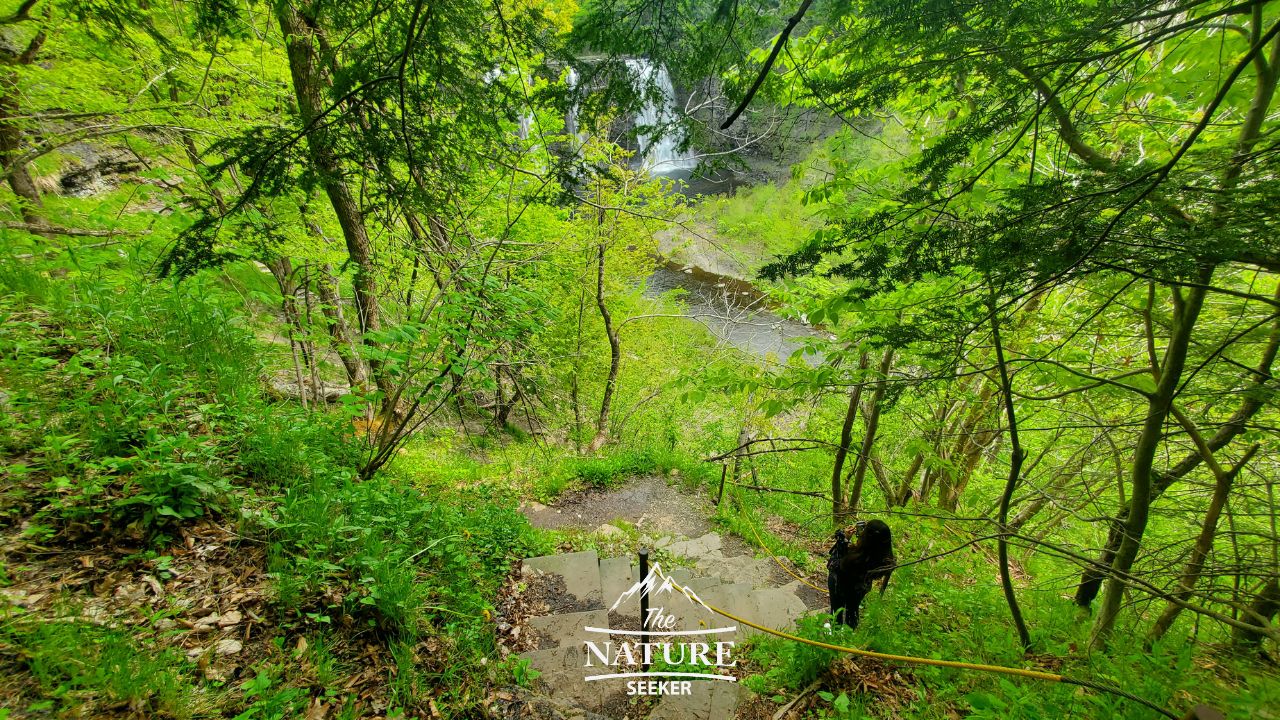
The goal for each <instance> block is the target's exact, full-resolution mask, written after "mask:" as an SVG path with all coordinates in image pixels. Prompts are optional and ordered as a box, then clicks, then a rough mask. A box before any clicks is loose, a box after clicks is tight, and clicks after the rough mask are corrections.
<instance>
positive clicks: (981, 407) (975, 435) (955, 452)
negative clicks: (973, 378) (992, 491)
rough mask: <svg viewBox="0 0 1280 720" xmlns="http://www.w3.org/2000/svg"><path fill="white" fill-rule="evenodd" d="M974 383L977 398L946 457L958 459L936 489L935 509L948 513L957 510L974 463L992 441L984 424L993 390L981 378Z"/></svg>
mask: <svg viewBox="0 0 1280 720" xmlns="http://www.w3.org/2000/svg"><path fill="white" fill-rule="evenodd" d="M978 382H981V383H983V385H982V388H981V389H980V390H979V391H978V398H977V400H975V401H974V403H973V405H972V406H971V407H970V408H969V412H968V413H967V414H966V415H965V416H964V420H963V421H962V422H961V423H960V428H959V433H960V434H959V437H957V438H956V442H955V446H954V447H953V448H952V450H951V453H950V455H949V456H948V457H949V458H950V459H953V460H954V459H957V458H959V460H960V462H959V465H958V467H957V468H956V469H955V470H954V474H953V475H950V476H948V477H947V479H946V480H944V481H943V483H942V485H941V486H940V487H939V488H938V506H939V507H941V508H942V509H944V510H948V511H951V512H955V510H956V508H957V507H959V505H960V495H961V493H963V492H964V489H965V488H966V487H968V485H969V480H970V479H971V478H972V477H973V473H974V471H975V470H977V469H978V462H979V461H980V460H982V455H983V452H984V451H985V450H986V448H987V446H988V445H990V444H991V442H992V440H993V439H994V438H995V432H994V431H993V430H992V429H991V428H990V427H987V425H988V423H990V421H991V414H992V411H991V407H990V405H991V399H992V397H994V396H995V392H996V388H995V386H994V385H991V384H990V383H986V382H985V381H984V380H983V379H982V378H981V377H980V378H979V379H978Z"/></svg>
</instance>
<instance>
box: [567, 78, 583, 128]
mask: <svg viewBox="0 0 1280 720" xmlns="http://www.w3.org/2000/svg"><path fill="white" fill-rule="evenodd" d="M564 84H565V86H566V87H568V88H569V93H570V94H572V93H573V91H575V90H577V89H578V71H577V70H574V69H573V68H572V67H570V68H569V71H568V72H566V73H565V76H564ZM564 131H565V132H566V133H568V134H569V135H572V136H574V137H577V138H578V139H579V140H581V137H580V136H579V135H578V99H577V98H574V99H573V104H572V105H570V106H569V112H568V114H566V115H565V116H564Z"/></svg>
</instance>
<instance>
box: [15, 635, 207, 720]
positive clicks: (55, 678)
mask: <svg viewBox="0 0 1280 720" xmlns="http://www.w3.org/2000/svg"><path fill="white" fill-rule="evenodd" d="M0 654H2V655H3V657H4V665H8V666H9V670H10V677H11V678H12V675H11V673H12V672H13V671H15V670H16V671H24V672H25V673H27V674H29V677H30V679H31V680H32V681H33V683H34V684H35V685H36V686H37V688H38V691H37V693H35V694H36V695H39V696H40V697H41V699H39V700H36V701H34V702H31V703H29V704H28V705H27V707H26V708H25V710H26V711H27V712H40V711H44V712H52V713H57V714H59V715H61V716H77V717H78V716H84V715H86V714H87V715H94V714H95V713H104V714H105V713H107V712H108V711H109V710H110V709H111V708H113V707H116V706H126V707H128V709H129V710H130V711H131V712H134V713H142V714H145V715H147V716H148V717H162V718H179V719H185V718H192V717H200V716H203V715H205V714H207V713H208V711H209V709H210V708H211V705H212V703H211V700H212V698H211V697H210V696H209V694H208V693H207V692H202V691H201V690H199V689H198V688H197V687H196V686H195V683H194V677H193V675H194V673H193V672H192V671H193V670H194V666H192V665H191V664H190V663H188V662H187V661H186V659H185V658H184V657H182V655H181V654H179V653H178V652H176V651H174V650H170V649H165V648H157V647H147V646H144V645H142V644H140V643H139V642H138V641H137V640H135V639H134V638H133V637H132V636H130V635H129V634H127V633H125V632H123V631H121V630H115V629H111V628H106V627H102V626H99V625H94V624H91V623H88V622H75V621H66V620H55V621H43V622H42V621H37V620H36V619H34V618H23V617H16V618H10V619H8V620H5V621H4V622H2V623H0Z"/></svg>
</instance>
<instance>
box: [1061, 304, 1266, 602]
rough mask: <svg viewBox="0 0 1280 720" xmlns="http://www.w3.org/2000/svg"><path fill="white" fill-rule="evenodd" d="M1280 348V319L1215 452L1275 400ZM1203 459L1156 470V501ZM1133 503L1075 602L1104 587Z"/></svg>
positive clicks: (1195, 455) (1212, 446)
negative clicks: (1274, 371)
mask: <svg viewBox="0 0 1280 720" xmlns="http://www.w3.org/2000/svg"><path fill="white" fill-rule="evenodd" d="M1276 298H1277V299H1278V300H1280V286H1278V287H1277V288H1276ZM1278 352H1280V320H1277V321H1276V322H1275V323H1273V324H1272V326H1271V336H1270V338H1268V341H1267V345H1266V347H1265V348H1263V351H1262V357H1261V359H1260V360H1259V361H1258V365H1257V366H1256V367H1255V368H1254V370H1253V377H1252V382H1250V383H1249V385H1248V386H1247V387H1246V388H1245V389H1244V391H1243V392H1241V398H1242V399H1241V401H1240V407H1238V408H1236V411H1235V412H1234V413H1232V414H1231V417H1230V418H1228V419H1227V421H1226V422H1225V423H1223V424H1222V425H1221V426H1220V427H1219V428H1218V430H1217V431H1216V432H1215V433H1214V434H1213V437H1211V438H1209V439H1208V440H1207V441H1205V445H1207V446H1208V448H1209V450H1210V451H1211V452H1217V451H1219V450H1221V449H1222V448H1224V447H1226V446H1227V445H1229V444H1230V443H1231V441H1232V440H1234V439H1235V438H1236V437H1237V436H1239V435H1240V434H1241V433H1243V432H1244V431H1245V427H1246V425H1247V424H1248V422H1249V421H1250V420H1251V419H1253V416H1254V415H1256V414H1257V413H1258V411H1259V410H1261V409H1262V408H1263V407H1264V406H1265V405H1267V403H1269V402H1270V401H1271V398H1272V397H1273V396H1274V395H1275V390H1274V389H1273V386H1271V385H1270V384H1269V383H1268V381H1269V380H1270V379H1271V366H1272V364H1274V362H1275V359H1276V355H1277V353H1278ZM1203 460H1204V458H1203V456H1202V455H1201V454H1200V453H1199V452H1197V451H1195V450H1192V451H1190V452H1189V453H1187V455H1186V457H1184V458H1183V459H1182V460H1181V461H1180V462H1179V463H1178V464H1177V465H1175V466H1173V468H1171V469H1169V470H1166V471H1164V472H1158V473H1155V477H1154V478H1153V480H1152V483H1151V501H1152V502H1155V501H1156V500H1157V499H1158V498H1159V497H1160V496H1161V495H1162V494H1163V493H1164V491H1165V490H1168V489H1169V488H1170V487H1172V486H1173V485H1174V483H1176V482H1177V481H1178V480H1180V479H1182V478H1183V477H1185V476H1186V475H1188V474H1190V473H1191V471H1192V470H1195V469H1196V468H1197V467H1199V465H1200V463H1201V462H1203ZM1131 507H1132V500H1131V501H1130V503H1129V504H1126V505H1125V506H1124V507H1122V508H1121V509H1120V511H1119V512H1118V513H1116V516H1115V517H1114V518H1112V520H1111V529H1110V530H1109V531H1108V533H1107V541H1106V543H1105V544H1104V545H1103V546H1102V554H1101V556H1100V557H1099V558H1098V561H1097V563H1095V564H1092V565H1089V566H1088V567H1086V568H1085V569H1084V571H1083V572H1082V573H1081V574H1080V585H1079V586H1077V587H1076V594H1075V602H1076V604H1077V605H1079V606H1080V607H1086V608H1087V607H1089V606H1090V605H1091V604H1092V603H1093V600H1094V598H1096V597H1097V596H1098V591H1099V590H1100V589H1101V588H1102V580H1103V579H1104V578H1105V577H1106V576H1107V572H1108V570H1109V569H1110V568H1111V563H1112V561H1113V560H1114V559H1115V556H1116V550H1118V549H1119V547H1120V537H1121V531H1120V529H1121V528H1122V527H1124V524H1125V522H1126V520H1127V519H1128V517H1129V512H1130V508H1131Z"/></svg>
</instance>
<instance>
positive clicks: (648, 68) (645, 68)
mask: <svg viewBox="0 0 1280 720" xmlns="http://www.w3.org/2000/svg"><path fill="white" fill-rule="evenodd" d="M627 70H629V71H630V72H631V74H632V75H633V76H634V77H635V83H636V85H635V87H636V90H637V91H638V92H643V93H645V95H646V98H645V101H644V105H642V106H641V107H640V112H638V113H637V114H636V118H635V123H636V126H637V127H644V128H648V133H644V132H642V133H639V134H638V135H637V136H636V143H637V145H638V146H639V150H640V157H641V165H642V167H644V169H645V170H646V171H647V172H648V173H649V174H650V175H664V174H667V173H670V172H675V171H677V170H691V169H693V168H694V167H697V165H698V160H697V158H695V157H693V156H692V155H691V154H690V153H688V152H683V151H681V150H680V149H679V148H680V144H681V143H682V142H684V139H685V137H684V131H683V129H681V128H680V126H679V125H678V124H676V123H675V120H676V90H675V87H673V86H672V85H671V76H670V75H668V74H667V69H666V68H665V67H663V66H662V65H656V64H654V62H653V61H652V60H649V59H648V58H632V59H630V60H627ZM650 87H656V88H657V89H658V91H659V93H660V96H661V97H660V99H654V98H652V97H648V96H649V95H650V93H649V88H650Z"/></svg>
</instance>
